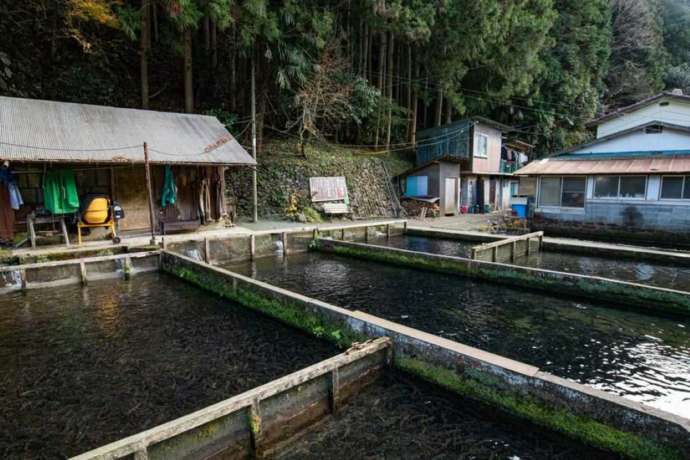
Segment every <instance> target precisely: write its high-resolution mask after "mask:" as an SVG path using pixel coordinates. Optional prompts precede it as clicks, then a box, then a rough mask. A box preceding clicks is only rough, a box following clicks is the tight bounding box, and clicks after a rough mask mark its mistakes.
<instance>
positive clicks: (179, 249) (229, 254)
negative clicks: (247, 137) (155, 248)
mask: <svg viewBox="0 0 690 460" xmlns="http://www.w3.org/2000/svg"><path fill="white" fill-rule="evenodd" d="M404 227H405V221H402V220H390V221H383V222H380V223H379V222H376V223H367V224H344V225H335V226H333V225H329V226H327V227H325V228H323V229H321V228H319V227H318V226H313V227H311V228H309V227H299V228H287V229H285V230H275V231H273V230H266V231H260V232H253V233H251V234H238V235H231V236H226V237H197V238H195V239H189V240H185V241H176V242H173V243H168V244H166V249H168V250H170V251H172V252H176V253H179V254H182V255H185V256H187V257H191V258H192V259H196V260H203V261H205V262H210V263H219V264H223V263H229V262H242V261H246V260H251V259H258V258H260V257H267V256H275V255H280V254H284V253H285V252H286V251H287V253H288V254H289V253H297V252H305V251H308V250H309V246H310V244H311V242H312V241H313V240H314V236H315V235H324V236H327V237H330V238H337V239H344V240H345V241H362V242H367V241H377V240H379V241H380V240H382V239H385V238H388V237H389V236H396V235H402V234H403V232H404ZM252 240H253V241H252Z"/></svg>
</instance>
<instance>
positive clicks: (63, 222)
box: [60, 217, 69, 247]
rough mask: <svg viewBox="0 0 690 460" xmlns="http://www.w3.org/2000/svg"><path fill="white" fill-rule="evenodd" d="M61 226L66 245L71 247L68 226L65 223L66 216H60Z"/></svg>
mask: <svg viewBox="0 0 690 460" xmlns="http://www.w3.org/2000/svg"><path fill="white" fill-rule="evenodd" d="M60 228H61V229H62V237H63V238H64V239H65V246H68V247H69V235H68V234H67V226H66V225H65V218H64V217H60Z"/></svg>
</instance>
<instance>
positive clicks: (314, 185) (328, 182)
mask: <svg viewBox="0 0 690 460" xmlns="http://www.w3.org/2000/svg"><path fill="white" fill-rule="evenodd" d="M309 191H310V194H311V201H312V202H314V203H318V202H320V201H344V200H347V199H348V198H347V184H346V183H345V177H343V176H337V177H310V178H309Z"/></svg>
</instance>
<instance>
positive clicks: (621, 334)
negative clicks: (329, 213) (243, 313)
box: [227, 253, 690, 418]
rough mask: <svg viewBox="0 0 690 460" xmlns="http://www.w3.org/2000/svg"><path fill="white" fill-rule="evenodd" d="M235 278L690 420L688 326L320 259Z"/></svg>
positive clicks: (293, 259) (245, 269) (250, 269)
mask: <svg viewBox="0 0 690 460" xmlns="http://www.w3.org/2000/svg"><path fill="white" fill-rule="evenodd" d="M227 268H229V269H231V270H235V271H238V272H240V273H244V274H246V275H250V276H253V277H255V278H257V279H260V280H263V281H267V282H270V283H273V284H276V285H278V286H281V287H283V288H287V289H291V290H294V291H297V292H300V293H303V294H305V295H308V296H312V297H315V298H318V299H321V300H323V301H326V302H330V303H333V304H335V305H339V306H342V307H346V308H349V309H352V310H356V309H359V310H362V311H366V312H368V313H371V314H374V315H377V316H380V317H383V318H386V319H389V320H392V321H396V322H398V323H401V324H405V325H408V326H411V327H416V328H418V329H421V330H424V331H427V332H430V333H433V334H437V335H440V336H443V337H446V338H449V339H451V340H456V341H458V342H461V343H464V344H467V345H471V346H475V347H477V348H480V349H483V350H487V351H491V352H494V353H497V354H500V355H503V356H507V357H510V358H513V359H516V360H519V361H523V362H526V363H530V364H533V365H535V366H539V367H541V368H542V369H543V370H545V371H548V372H552V373H554V374H556V375H558V376H561V377H564V378H568V379H571V380H574V381H577V382H580V383H584V384H588V385H591V386H593V387H596V388H599V389H603V390H606V391H609V392H612V393H615V394H618V395H622V396H625V397H627V398H630V399H632V400H636V401H641V402H645V403H647V404H650V405H652V406H655V407H658V408H660V409H664V410H666V411H669V412H673V413H676V414H679V415H682V416H685V417H688V418H690V322H689V321H687V320H670V319H664V318H656V317H652V316H646V315H643V314H638V313H634V312H628V311H620V310H615V309H609V308H606V306H605V305H601V304H592V303H585V302H579V301H574V300H571V299H568V298H558V297H554V296H548V295H544V294H539V293H534V292H532V291H522V290H519V289H512V288H508V287H504V286H499V285H494V284H490V283H483V282H478V281H473V280H470V279H467V278H462V277H457V276H450V275H443V274H438V273H431V272H426V271H420V270H413V269H406V268H400V267H395V266H392V265H386V264H379V263H373V262H367V261H362V260H358V259H350V258H346V257H339V256H332V255H326V254H321V253H306V254H294V255H291V256H290V257H288V258H287V259H280V258H265V259H258V260H257V261H255V262H254V263H245V264H239V265H231V266H228V267H227Z"/></svg>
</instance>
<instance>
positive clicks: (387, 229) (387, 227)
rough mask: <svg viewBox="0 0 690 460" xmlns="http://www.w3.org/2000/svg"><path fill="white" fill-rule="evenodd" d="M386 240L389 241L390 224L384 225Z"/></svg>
mask: <svg viewBox="0 0 690 460" xmlns="http://www.w3.org/2000/svg"><path fill="white" fill-rule="evenodd" d="M386 239H387V240H390V239H391V224H386Z"/></svg>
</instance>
